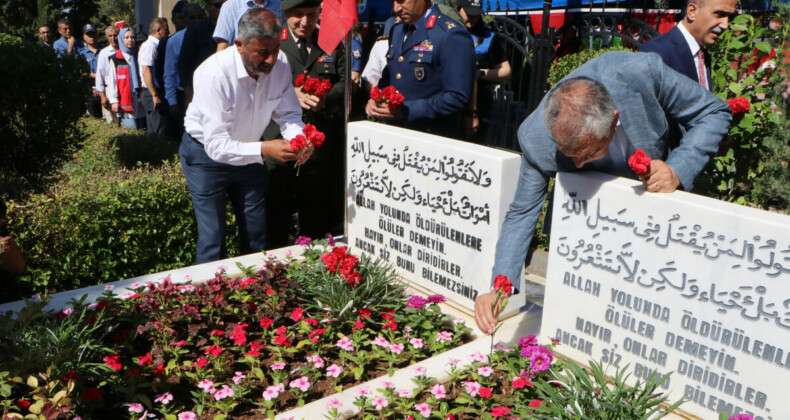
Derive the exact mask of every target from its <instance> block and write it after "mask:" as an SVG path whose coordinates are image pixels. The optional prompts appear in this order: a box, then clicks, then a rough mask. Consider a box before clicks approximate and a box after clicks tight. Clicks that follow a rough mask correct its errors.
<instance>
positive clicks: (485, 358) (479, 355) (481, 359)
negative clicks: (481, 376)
mask: <svg viewBox="0 0 790 420" xmlns="http://www.w3.org/2000/svg"><path fill="white" fill-rule="evenodd" d="M467 357H468V358H469V359H470V360H474V361H476V362H481V363H485V362H487V361H488V356H486V355H484V354H483V353H480V352H479V351H478V352H474V353H472V354H470V355H469V356H467Z"/></svg>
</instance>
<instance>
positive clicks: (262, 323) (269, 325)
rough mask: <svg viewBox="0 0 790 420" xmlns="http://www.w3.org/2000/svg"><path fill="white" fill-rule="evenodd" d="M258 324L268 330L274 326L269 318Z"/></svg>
mask: <svg viewBox="0 0 790 420" xmlns="http://www.w3.org/2000/svg"><path fill="white" fill-rule="evenodd" d="M258 323H259V324H261V327H263V328H269V327H271V326H272V324H274V321H272V320H271V318H263V319H262V320H260V321H259V322H258Z"/></svg>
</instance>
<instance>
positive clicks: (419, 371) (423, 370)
mask: <svg viewBox="0 0 790 420" xmlns="http://www.w3.org/2000/svg"><path fill="white" fill-rule="evenodd" d="M414 372H415V373H416V374H417V376H423V375H425V373H426V372H428V368H427V367H425V366H418V367H417V368H415V369H414Z"/></svg>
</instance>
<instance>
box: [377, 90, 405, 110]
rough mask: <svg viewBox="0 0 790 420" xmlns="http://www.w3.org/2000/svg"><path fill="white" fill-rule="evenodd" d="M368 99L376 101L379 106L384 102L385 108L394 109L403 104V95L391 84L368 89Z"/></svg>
mask: <svg viewBox="0 0 790 420" xmlns="http://www.w3.org/2000/svg"><path fill="white" fill-rule="evenodd" d="M370 99H373V100H374V101H376V104H377V105H379V106H381V105H384V104H386V105H387V108H389V109H391V110H394V109H398V108H400V107H401V105H403V100H404V98H403V95H402V94H401V93H400V92H398V91H397V89H395V87H393V86H387V87H385V88H384V89H379V88H378V87H374V88H373V89H371V91H370Z"/></svg>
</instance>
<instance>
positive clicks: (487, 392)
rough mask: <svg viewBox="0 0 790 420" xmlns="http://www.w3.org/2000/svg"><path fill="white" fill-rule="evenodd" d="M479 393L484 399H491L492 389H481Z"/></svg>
mask: <svg viewBox="0 0 790 420" xmlns="http://www.w3.org/2000/svg"><path fill="white" fill-rule="evenodd" d="M477 393H478V394H479V395H480V396H481V397H483V398H491V395H492V394H491V388H480V391H477Z"/></svg>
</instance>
